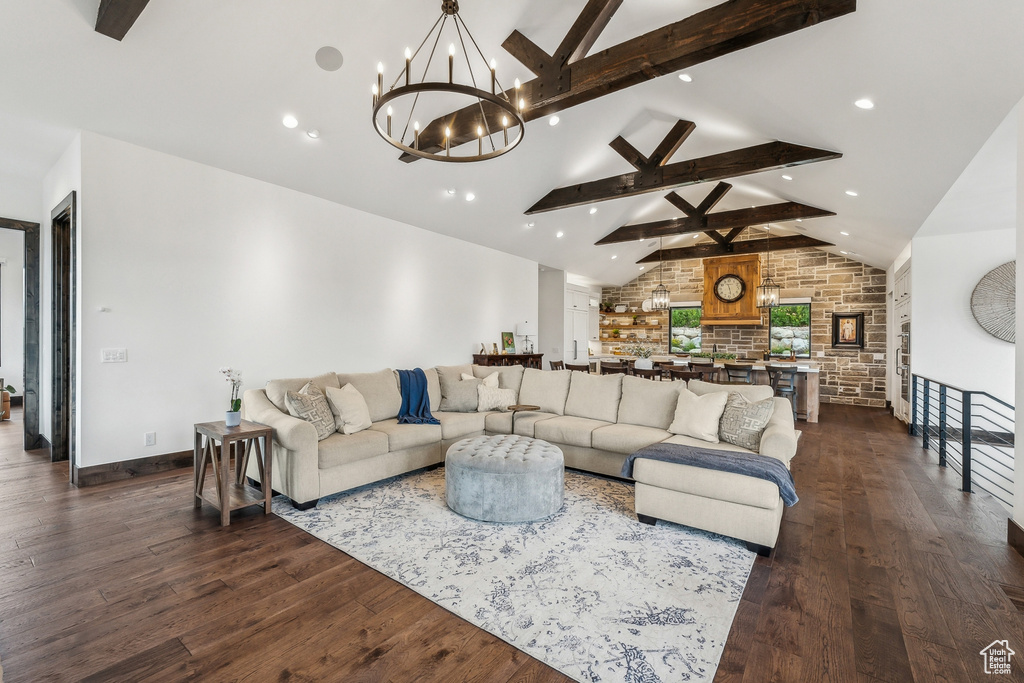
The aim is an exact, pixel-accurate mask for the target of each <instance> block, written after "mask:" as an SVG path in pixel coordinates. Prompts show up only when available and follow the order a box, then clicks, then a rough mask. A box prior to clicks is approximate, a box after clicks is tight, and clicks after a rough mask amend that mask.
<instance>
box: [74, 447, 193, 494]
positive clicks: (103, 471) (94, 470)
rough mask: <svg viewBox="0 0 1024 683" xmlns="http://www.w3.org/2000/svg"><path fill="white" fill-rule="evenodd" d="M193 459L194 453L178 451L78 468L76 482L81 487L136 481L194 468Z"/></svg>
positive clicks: (76, 469)
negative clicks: (128, 480)
mask: <svg viewBox="0 0 1024 683" xmlns="http://www.w3.org/2000/svg"><path fill="white" fill-rule="evenodd" d="M192 458H193V455H192V451H178V452H176V453H164V454H163V455H153V456H150V457H148V458H136V459H135V460H122V461H121V462H111V463H106V464H104V465H91V466H89V467H76V468H75V480H76V481H77V483H78V485H79V486H96V485H98V484H106V483H108V482H112V481H122V480H124V479H134V478H135V477H144V476H146V475H147V474H156V473H157V472H166V471H167V470H176V469H181V468H184V467H192V462H193V460H192Z"/></svg>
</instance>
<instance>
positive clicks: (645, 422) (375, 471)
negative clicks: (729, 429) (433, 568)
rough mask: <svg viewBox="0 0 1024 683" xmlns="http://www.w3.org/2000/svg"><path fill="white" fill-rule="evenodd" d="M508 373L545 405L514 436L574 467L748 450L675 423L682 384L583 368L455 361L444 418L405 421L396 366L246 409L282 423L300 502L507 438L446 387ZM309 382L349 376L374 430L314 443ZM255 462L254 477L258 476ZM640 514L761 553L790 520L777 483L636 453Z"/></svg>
mask: <svg viewBox="0 0 1024 683" xmlns="http://www.w3.org/2000/svg"><path fill="white" fill-rule="evenodd" d="M494 372H498V373H499V386H500V387H501V388H503V389H511V390H513V391H514V392H515V394H516V396H517V402H518V403H521V404H529V405H537V406H540V410H538V411H533V412H519V413H516V415H515V433H516V434H520V435H523V436H530V437H536V438H538V439H544V440H545V441H549V442H551V443H553V444H556V445H557V446H558V447H559V448H561V449H562V452H563V454H564V456H565V464H566V467H570V468H574V469H579V470H585V471H589V472H594V473H597V474H602V475H608V476H613V477H619V476H620V474H621V471H622V465H623V462H624V461H625V459H626V457H627V456H628V455H629V454H630V453H632V452H634V451H636V450H639V449H640V448H643V447H645V446H649V445H651V444H655V443H660V442H668V443H681V444H689V445H694V446H701V447H709V448H716V449H722V450H729V451H739V452H749V451H745V450H744V449H742V448H740V447H738V446H734V445H731V444H729V443H724V442H723V443H718V444H710V443H708V442H705V441H700V440H697V439H694V438H691V437H687V436H680V435H675V434H673V433H671V432H670V431H669V426H670V425H671V424H672V421H673V417H674V415H675V411H676V402H677V399H678V397H679V391H680V387H682V386H684V383H683V382H654V381H651V380H647V379H641V378H637V377H630V376H624V375H605V376H598V375H591V374H589V373H583V372H575V371H568V370H562V371H541V370H534V369H526V370H524V369H523V368H522V367H521V366H513V367H505V368H494V367H483V366H473V365H464V366H447V367H438V368H431V369H429V370H426V371H425V373H426V376H427V386H428V394H429V398H430V409H431V412H432V413H433V415H434V416H435V417H437V418H438V419H439V420H440V422H441V424H440V425H399V424H398V421H397V416H398V412H399V409H400V407H401V403H402V399H401V394H400V390H399V383H398V378H397V373H395V372H394V371H392V370H390V369H385V370H381V371H380V372H374V373H357V374H344V373H339V374H334V373H329V374H325V375H321V376H319V377H313V378H296V379H281V380H272V381H270V382H268V384H267V386H266V387H265V388H264V389H256V390H249V391H246V392H245V394H244V398H243V408H242V410H243V416H244V417H245V418H246V419H248V420H252V421H254V422H260V423H263V424H266V425H268V426H270V427H273V429H274V443H273V458H274V463H273V477H274V481H273V488H274V490H275V491H278V492H280V493H283V494H284V495H286V496H288V497H289V498H291V500H292V502H293V504H294V505H296V507H300V508H306V507H310V506H312V505H315V504H316V502H317V501H318V499H319V498H321V497H323V496H327V495H330V494H332V493H337V492H339V491H345V490H348V489H351V488H355V487H357V486H362V485H364V484H369V483H372V482H375V481H380V480H382V479H386V478H388V477H392V476H395V475H398V474H403V473H405V472H410V471H412V470H416V469H420V468H423V467H428V466H432V465H438V464H440V463H443V462H444V456H445V453H446V451H447V450H448V447H449V446H450V445H451V444H453V443H454V442H456V441H458V440H460V439H463V438H466V437H469V436H476V435H480V434H508V433H511V430H512V414H511V413H508V412H451V411H446V410H442V409H441V408H442V389H441V388H442V386H444V385H446V384H447V385H448V386H451V384H450V383H451V382H455V381H459V377H460V376H461V375H462V374H463V373H465V374H472V375H473V376H474V377H478V378H483V377H486V376H489V375H491V374H492V373H494ZM310 381H312V382H313V384H315V385H317V386H318V387H319V388H320V389H321V390H326V388H327V387H332V386H333V387H341V386H344V385H345V384H352V386H354V387H355V388H356V389H357V390H358V391H359V392H360V394H362V395H363V397H364V398H365V399H366V403H367V406H368V408H369V410H370V418H371V421H372V426H371V427H370V428H369V429H366V430H364V431H361V432H358V433H356V434H352V435H345V434H341V433H334V434H332V435H330V436H329V437H327V438H326V439H324V440H323V441H319V442H318V441H317V433H316V429H315V428H314V427H313V425H312V424H310V423H308V422H305V421H304V420H301V419H299V418H296V417H292V416H290V415H289V414H288V412H287V409H286V408H285V394H286V392H288V391H298V390H299V389H300V388H301V387H303V386H304V385H305V384H306V383H307V382H310ZM689 389H690V390H691V391H693V392H694V393H696V394H698V395H702V394H705V393H708V392H711V391H738V392H740V393H743V394H744V395H746V397H747V398H749V399H750V400H760V399H763V398H767V397H769V396H771V395H772V391H771V389H770V388H769V387H765V386H753V387H752V386H731V385H730V386H724V385H717V384H707V383H704V382H699V381H691V382H690V383H689ZM775 401H776V408H775V411H774V413H773V415H772V418H771V421H770V422H769V424H768V427H767V428H766V429H765V431H764V433H763V435H762V437H761V448H760V452H761V454H762V455H767V456H771V457H774V458H777V459H779V460H781V461H782V462H784V463H785V464H786V465H787V466H788V464H789V461H790V459H791V458H792V457H793V455H794V454H795V453H796V446H797V436H796V431H795V429H794V424H793V416H792V412H791V410H790V407H789V403H788V402H787V401H786V400H785V399H782V398H776V399H775ZM254 465H255V463H254V462H253V463H250V472H249V476H250V477H253V478H257V476H258V475H257V474H256V471H255V467H254ZM634 480H635V482H636V512H637V515H638V517H639V518H640V519H641V520H642V521H645V522H648V523H653V521H654V520H656V519H663V520H668V521H672V522H677V523H680V524H685V525H688V526H692V527H697V528H700V529H705V530H708V531H712V532H716V533H721V534H724V535H727V536H733V537H736V538H739V539H742V540H744V541H747V542H748V544H750V545H752V546H756V547H757V549H758V550H759V551H761V552H765V551H766V550H767V549H769V548H771V547H774V545H775V542H776V539H777V538H778V531H779V525H780V521H781V518H782V508H783V503H782V499H781V498H780V497H779V491H778V487H777V486H776V485H775V484H772V483H769V482H767V481H763V480H760V479H754V478H751V477H747V476H744V475H738V474H732V473H727V472H716V471H711V470H705V469H700V468H694V467H689V466H685V465H679V464H675V463H666V462H660V461H654V460H646V459H639V460H637V462H636V464H635V467H634Z"/></svg>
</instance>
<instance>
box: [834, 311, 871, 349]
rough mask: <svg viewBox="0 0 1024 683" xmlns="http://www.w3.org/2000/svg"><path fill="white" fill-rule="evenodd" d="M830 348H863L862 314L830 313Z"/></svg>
mask: <svg viewBox="0 0 1024 683" xmlns="http://www.w3.org/2000/svg"><path fill="white" fill-rule="evenodd" d="M832 348H833V349H863V348H864V314H863V313H833V314H832Z"/></svg>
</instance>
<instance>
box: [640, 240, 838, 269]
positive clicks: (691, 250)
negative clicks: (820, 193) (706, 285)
mask: <svg viewBox="0 0 1024 683" xmlns="http://www.w3.org/2000/svg"><path fill="white" fill-rule="evenodd" d="M833 246H835V245H834V244H832V243H831V242H823V241H821V240H819V239H815V238H813V237H807V236H806V235H793V236H792V237H773V238H772V239H771V248H772V251H789V250H791V249H806V248H808V247H833ZM767 248H768V240H767V239H756V240H745V241H743V242H732V243H731V244H727V245H724V246H723V245H721V244H717V243H715V244H696V245H694V246H692V247H681V248H677V249H663V250H659V251H656V252H654V253H653V254H651V255H649V256H645V257H644V258H642V259H640V260H639V261H637V263H658V262H660V261H679V260H683V259H694V258H708V257H710V256H733V255H737V254H756V253H758V252H761V251H765V250H767Z"/></svg>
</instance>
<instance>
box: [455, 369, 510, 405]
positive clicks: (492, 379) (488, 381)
mask: <svg viewBox="0 0 1024 683" xmlns="http://www.w3.org/2000/svg"><path fill="white" fill-rule="evenodd" d="M462 379H464V380H467V379H479V380H480V382H481V383H482V384H483V386H485V387H492V388H494V389H497V388H498V373H497V372H492V373H491V374H489V375H487V376H486V377H482V378H481V377H476V376H475V375H469V374H467V373H465V372H464V373H462ZM509 405H512V404H511V403H509Z"/></svg>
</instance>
